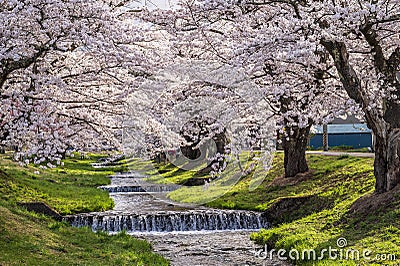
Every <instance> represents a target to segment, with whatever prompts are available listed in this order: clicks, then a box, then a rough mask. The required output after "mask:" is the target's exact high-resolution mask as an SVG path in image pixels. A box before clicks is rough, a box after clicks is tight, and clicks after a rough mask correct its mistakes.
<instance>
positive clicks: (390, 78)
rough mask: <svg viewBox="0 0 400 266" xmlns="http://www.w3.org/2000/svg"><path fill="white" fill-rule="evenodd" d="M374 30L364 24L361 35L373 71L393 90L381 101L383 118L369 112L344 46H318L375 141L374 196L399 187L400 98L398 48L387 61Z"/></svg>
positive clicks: (332, 42) (341, 44)
mask: <svg viewBox="0 0 400 266" xmlns="http://www.w3.org/2000/svg"><path fill="white" fill-rule="evenodd" d="M373 26H374V23H372V24H371V23H369V22H368V21H367V23H366V25H365V26H364V27H363V28H362V29H361V32H362V33H363V35H364V37H365V40H366V41H367V42H368V44H369V45H370V46H371V48H373V50H372V51H373V57H374V61H373V63H374V66H375V69H376V70H377V72H378V73H380V74H382V75H383V77H385V81H386V82H387V84H394V85H395V86H396V91H395V92H394V94H396V96H397V97H396V98H395V99H384V101H383V116H382V114H380V113H379V112H377V111H376V110H375V109H374V108H369V106H370V100H369V99H368V97H367V96H366V95H365V91H364V89H363V87H362V82H361V80H360V78H359V76H358V75H357V73H356V71H355V70H354V68H353V67H352V65H351V64H350V62H349V58H350V57H349V53H348V51H347V47H346V45H345V43H344V42H338V41H330V40H322V41H321V43H322V45H323V46H324V47H325V48H326V49H327V51H328V52H329V53H330V55H331V56H332V58H333V60H334V61H335V66H336V69H337V70H338V72H339V73H340V79H341V82H342V83H343V87H344V88H345V90H346V91H347V94H348V95H349V97H350V98H352V99H353V100H355V101H356V102H357V103H358V104H360V106H361V107H362V109H363V111H364V113H365V119H366V121H367V123H368V125H369V126H370V128H371V129H372V130H373V132H374V135H375V138H376V141H375V162H374V175H375V179H376V185H375V192H376V193H384V192H387V191H390V190H392V189H393V188H394V187H396V186H397V185H398V184H399V183H400V158H399V156H400V104H399V103H398V101H397V99H398V97H399V96H400V82H399V81H398V80H397V78H396V74H397V69H398V65H399V63H400V47H398V48H397V49H396V50H395V51H394V52H393V53H392V54H391V55H390V56H389V58H388V59H386V58H385V55H384V53H383V49H382V47H381V46H380V42H379V41H378V38H377V36H378V35H377V34H376V32H375V31H374V29H373ZM383 89H385V87H383Z"/></svg>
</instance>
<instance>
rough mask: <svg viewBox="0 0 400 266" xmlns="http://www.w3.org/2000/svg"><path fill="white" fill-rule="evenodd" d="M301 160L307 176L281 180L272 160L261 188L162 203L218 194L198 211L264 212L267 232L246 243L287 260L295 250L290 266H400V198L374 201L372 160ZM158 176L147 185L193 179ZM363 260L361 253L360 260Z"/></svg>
mask: <svg viewBox="0 0 400 266" xmlns="http://www.w3.org/2000/svg"><path fill="white" fill-rule="evenodd" d="M307 159H308V162H309V166H310V168H311V169H312V170H311V171H310V173H307V174H302V175H298V176H297V177H294V178H283V177H282V176H283V172H284V170H283V158H282V154H277V155H276V157H275V158H274V161H273V167H272V169H271V170H270V171H269V172H268V173H267V172H264V177H265V179H264V181H263V182H262V183H261V185H259V186H258V187H257V188H256V189H255V190H252V191H249V185H250V184H251V182H253V181H252V174H250V175H248V176H245V177H242V178H241V179H240V181H239V182H237V183H236V184H233V185H232V184H231V183H229V182H226V180H225V181H223V182H222V183H221V184H228V185H229V186H223V185H219V186H215V187H213V186H212V185H210V186H209V187H208V188H205V187H204V186H200V187H185V188H182V189H179V190H176V191H173V192H171V193H170V194H169V196H170V198H171V199H173V200H177V201H185V202H203V200H204V198H205V197H209V195H210V194H215V195H216V194H218V193H217V192H218V191H217V190H221V191H219V194H220V195H222V196H220V197H217V198H216V199H214V200H213V201H211V202H207V203H206V204H205V205H207V206H209V207H214V208H225V209H245V210H258V211H266V212H267V214H268V215H269V217H270V219H271V223H272V226H271V228H270V229H262V230H261V231H260V232H257V233H253V234H252V236H251V238H252V239H253V240H254V241H256V242H257V243H259V244H261V245H267V248H268V250H269V251H271V249H275V250H279V249H284V250H285V251H286V254H285V255H286V257H288V258H289V255H288V253H289V252H290V251H291V250H297V251H298V252H299V258H298V259H296V253H295V251H293V253H292V257H293V258H294V259H292V260H291V261H292V263H294V264H296V265H400V192H399V189H395V190H394V191H392V192H390V193H386V194H382V195H375V194H373V190H374V183H375V180H374V176H373V159H371V158H357V157H352V156H349V155H345V156H339V157H334V156H332V157H328V156H320V155H308V156H307ZM159 168H160V169H162V170H163V171H162V173H161V175H157V176H158V177H157V178H155V177H153V179H154V180H158V182H163V183H168V182H173V181H176V180H179V182H182V179H185V178H190V177H193V176H195V172H183V171H179V170H177V169H176V168H174V167H173V166H171V165H165V166H160V167H159ZM228 171H229V169H228ZM172 173H174V174H172ZM160 176H161V177H163V179H162V180H161V178H160ZM224 189H226V190H225V191H222V190H224ZM204 202H205V201H204ZM341 237H342V238H345V239H346V240H347V245H346V246H345V247H343V248H339V247H338V246H337V240H338V238H341ZM329 247H331V248H332V249H338V251H337V252H338V255H337V258H335V259H329V254H328V252H327V251H324V252H323V250H325V249H326V250H329ZM310 249H313V250H315V253H316V258H317V259H315V260H314V259H313V254H312V253H311V255H310V257H308V253H307V252H306V253H304V254H305V255H304V256H303V255H302V252H303V251H307V250H310ZM340 249H341V250H342V251H340ZM368 251H371V253H368ZM322 252H323V253H322ZM340 252H342V254H343V255H340ZM353 252H355V253H354V255H353ZM357 252H359V253H360V259H358V258H357ZM363 252H367V253H366V254H365V255H366V256H365V257H364V256H363ZM321 254H322V257H321ZM334 254H335V253H332V255H334ZM276 256H277V254H276V251H275V258H276ZM318 257H321V259H318ZM340 258H342V259H340ZM289 259H290V258H289Z"/></svg>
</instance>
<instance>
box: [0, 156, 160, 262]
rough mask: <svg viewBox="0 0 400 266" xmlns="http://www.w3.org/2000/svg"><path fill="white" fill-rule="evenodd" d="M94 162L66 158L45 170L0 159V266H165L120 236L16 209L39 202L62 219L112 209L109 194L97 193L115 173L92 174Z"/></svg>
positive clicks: (143, 244)
mask: <svg viewBox="0 0 400 266" xmlns="http://www.w3.org/2000/svg"><path fill="white" fill-rule="evenodd" d="M99 156H100V155H93V154H92V155H91V156H90V158H91V159H86V160H80V159H74V158H68V159H66V160H65V161H64V166H60V167H58V168H55V169H46V170H42V169H39V168H38V167H33V166H28V167H21V166H19V165H18V164H16V163H15V162H13V161H12V160H11V159H10V158H9V157H7V156H2V157H1V158H0V213H1V215H0V250H1V255H0V265H168V261H166V260H165V259H164V258H162V257H161V256H159V255H157V254H155V253H153V252H152V247H151V245H150V244H149V243H147V242H145V241H142V240H137V239H135V238H133V237H131V236H129V235H127V234H125V233H124V232H123V233H120V234H118V235H112V236H110V235H108V234H106V233H103V232H98V233H94V232H92V231H91V230H90V229H89V228H74V227H71V226H69V225H67V224H65V223H62V222H57V221H55V220H54V219H52V218H49V217H45V216H44V215H39V214H36V213H33V212H28V211H26V210H25V209H23V208H20V207H18V206H17V202H30V201H42V202H45V203H47V204H48V205H50V206H52V207H54V208H55V209H56V210H57V211H58V212H60V213H61V214H63V215H65V214H73V213H78V212H90V211H104V210H108V209H110V208H112V207H113V205H114V203H113V201H112V199H110V198H109V196H108V193H107V192H104V191H102V190H100V189H97V188H96V187H97V186H99V185H105V184H109V182H110V179H109V178H107V176H108V175H110V174H112V173H113V171H114V170H115V168H117V167H110V168H106V169H94V168H92V167H91V166H90V163H91V162H93V161H94V160H95V159H97V158H98V157H99ZM35 171H40V174H35Z"/></svg>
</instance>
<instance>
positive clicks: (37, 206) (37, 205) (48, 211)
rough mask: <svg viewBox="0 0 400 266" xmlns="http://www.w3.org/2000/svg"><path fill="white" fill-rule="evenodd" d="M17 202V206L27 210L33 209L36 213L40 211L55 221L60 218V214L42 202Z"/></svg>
mask: <svg viewBox="0 0 400 266" xmlns="http://www.w3.org/2000/svg"><path fill="white" fill-rule="evenodd" d="M17 204H18V206H21V207H23V208H25V209H27V210H28V211H33V212H36V213H41V214H44V215H47V216H51V217H53V218H54V219H56V220H57V221H61V220H62V216H61V215H60V214H59V213H58V212H57V211H55V210H54V209H53V208H51V207H50V206H49V205H47V204H46V203H44V202H18V203H17Z"/></svg>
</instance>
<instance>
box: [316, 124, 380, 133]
mask: <svg viewBox="0 0 400 266" xmlns="http://www.w3.org/2000/svg"><path fill="white" fill-rule="evenodd" d="M371 132H372V130H371V129H369V128H368V127H367V125H366V124H334V125H328V134H343V133H371ZM312 133H314V134H322V133H323V129H322V126H314V127H313V128H312Z"/></svg>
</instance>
